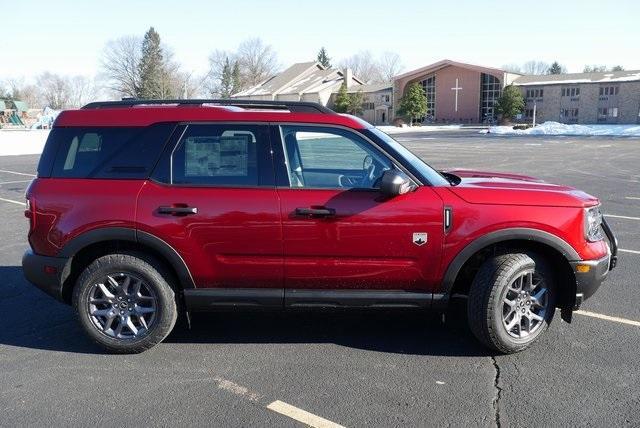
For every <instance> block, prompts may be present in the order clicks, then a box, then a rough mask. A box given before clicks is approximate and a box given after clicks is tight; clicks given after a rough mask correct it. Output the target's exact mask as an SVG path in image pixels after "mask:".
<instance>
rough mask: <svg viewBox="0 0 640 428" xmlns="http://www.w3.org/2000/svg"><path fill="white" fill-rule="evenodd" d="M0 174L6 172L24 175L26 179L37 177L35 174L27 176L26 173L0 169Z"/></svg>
mask: <svg viewBox="0 0 640 428" xmlns="http://www.w3.org/2000/svg"><path fill="white" fill-rule="evenodd" d="M0 172H6V173H7V174H16V175H25V176H27V177H37V176H36V175H35V174H27V173H24V172H16V171H9V170H7V169H0Z"/></svg>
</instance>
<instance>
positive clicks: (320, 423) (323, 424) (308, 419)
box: [267, 400, 344, 428]
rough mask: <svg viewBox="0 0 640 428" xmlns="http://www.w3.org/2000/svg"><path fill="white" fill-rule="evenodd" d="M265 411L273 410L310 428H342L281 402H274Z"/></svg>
mask: <svg viewBox="0 0 640 428" xmlns="http://www.w3.org/2000/svg"><path fill="white" fill-rule="evenodd" d="M267 409H269V410H273V411H274V412H276V413H280V414H281V415H285V416H287V417H289V418H291V419H294V420H296V421H298V422H302V423H303V424H306V425H308V426H310V427H315V428H344V427H343V426H342V425H339V424H337V423H335V422H331V421H329V420H327V419H324V418H321V417H320V416H316V415H314V414H313V413H309V412H307V411H306V410H302V409H299V408H297V407H295V406H292V405H291V404H287V403H285V402H283V401H280V400H276V401H274V402H273V403H271V404H269V405H268V406H267Z"/></svg>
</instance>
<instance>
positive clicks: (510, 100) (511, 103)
mask: <svg viewBox="0 0 640 428" xmlns="http://www.w3.org/2000/svg"><path fill="white" fill-rule="evenodd" d="M522 110H524V98H523V97H522V93H521V92H520V89H518V88H517V87H515V86H513V85H508V86H506V87H505V88H504V90H503V91H502V95H500V98H498V101H497V102H496V111H497V112H498V113H499V114H501V115H502V119H503V120H507V121H508V120H509V119H511V118H513V117H514V116H515V115H517V114H519V113H522Z"/></svg>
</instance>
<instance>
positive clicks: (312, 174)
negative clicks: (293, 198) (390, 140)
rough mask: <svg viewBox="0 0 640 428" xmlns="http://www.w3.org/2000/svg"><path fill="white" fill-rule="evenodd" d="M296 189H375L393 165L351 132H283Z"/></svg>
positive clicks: (291, 129)
mask: <svg viewBox="0 0 640 428" xmlns="http://www.w3.org/2000/svg"><path fill="white" fill-rule="evenodd" d="M281 132H282V137H283V141H284V152H285V156H286V164H287V173H288V175H289V183H290V186H291V187H293V188H315V189H354V188H358V189H376V188H378V187H379V182H380V178H381V177H382V174H383V173H384V172H385V171H386V170H389V169H391V168H392V167H393V165H392V163H391V161H390V160H389V159H388V158H387V157H386V156H384V155H383V154H382V153H381V152H380V151H378V150H377V149H376V148H375V147H373V146H372V145H371V144H370V143H368V142H367V141H366V140H364V139H363V138H362V137H359V136H357V135H355V134H353V133H352V132H349V131H346V130H343V129H339V128H330V127H315V126H296V125H292V126H283V127H282V128H281Z"/></svg>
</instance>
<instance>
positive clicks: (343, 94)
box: [333, 83, 351, 113]
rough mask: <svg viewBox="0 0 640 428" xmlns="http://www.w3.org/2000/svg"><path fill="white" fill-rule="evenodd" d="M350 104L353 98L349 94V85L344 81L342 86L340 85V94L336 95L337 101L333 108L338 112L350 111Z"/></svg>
mask: <svg viewBox="0 0 640 428" xmlns="http://www.w3.org/2000/svg"><path fill="white" fill-rule="evenodd" d="M350 104H351V100H350V97H349V94H348V93H347V85H345V84H344V83H343V84H342V86H340V90H339V91H338V95H336V101H335V103H334V106H333V109H334V110H335V111H336V112H338V113H347V112H348V111H349V108H350Z"/></svg>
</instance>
